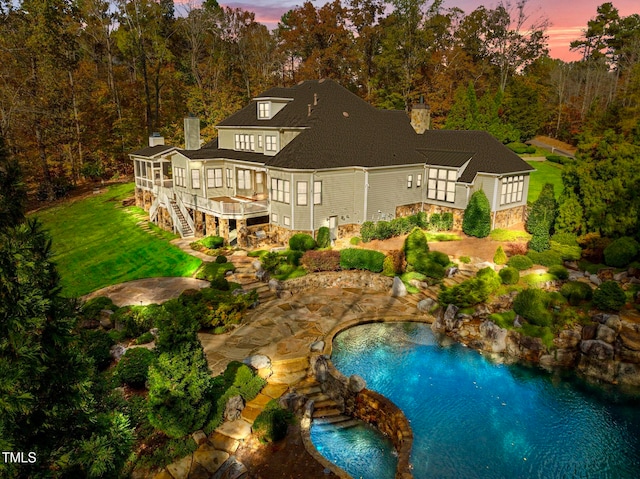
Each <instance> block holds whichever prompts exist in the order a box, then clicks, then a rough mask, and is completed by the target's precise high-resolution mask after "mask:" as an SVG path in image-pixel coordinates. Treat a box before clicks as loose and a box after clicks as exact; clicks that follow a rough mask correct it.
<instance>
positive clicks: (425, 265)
mask: <svg viewBox="0 0 640 479" xmlns="http://www.w3.org/2000/svg"><path fill="white" fill-rule="evenodd" d="M411 269H412V270H413V271H417V272H418V273H422V274H424V275H425V276H428V277H429V278H433V279H442V278H444V273H445V270H444V266H442V265H441V264H439V263H436V262H435V261H433V260H431V259H430V258H429V256H428V255H421V256H419V257H418V259H417V260H416V261H415V262H414V263H413V265H411Z"/></svg>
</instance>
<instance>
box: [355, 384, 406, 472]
mask: <svg viewBox="0 0 640 479" xmlns="http://www.w3.org/2000/svg"><path fill="white" fill-rule="evenodd" d="M351 414H352V415H353V417H355V418H358V419H360V420H361V421H364V422H366V423H368V424H371V425H373V426H374V427H376V428H377V429H378V430H379V431H380V432H381V433H382V434H384V435H385V436H388V437H389V439H391V442H392V443H393V447H395V449H396V451H397V453H398V465H397V467H396V479H410V478H412V477H413V474H412V473H411V462H410V459H411V447H412V446H413V432H412V431H411V426H410V425H409V421H408V420H407V418H406V417H405V415H404V414H403V413H402V411H401V410H400V409H399V408H398V407H397V406H396V405H395V404H393V403H392V402H391V401H390V400H389V399H387V398H386V397H384V396H383V395H381V394H378V393H377V392H375V391H370V390H369V389H363V390H362V391H360V392H359V393H358V394H357V395H356V398H355V407H354V410H353V412H352V413H351Z"/></svg>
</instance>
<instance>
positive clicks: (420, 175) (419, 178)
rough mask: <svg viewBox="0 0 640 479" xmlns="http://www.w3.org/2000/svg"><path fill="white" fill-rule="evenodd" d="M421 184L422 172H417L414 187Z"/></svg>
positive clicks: (418, 186)
mask: <svg viewBox="0 0 640 479" xmlns="http://www.w3.org/2000/svg"><path fill="white" fill-rule="evenodd" d="M421 186H422V173H418V177H417V178H416V188H420V187H421Z"/></svg>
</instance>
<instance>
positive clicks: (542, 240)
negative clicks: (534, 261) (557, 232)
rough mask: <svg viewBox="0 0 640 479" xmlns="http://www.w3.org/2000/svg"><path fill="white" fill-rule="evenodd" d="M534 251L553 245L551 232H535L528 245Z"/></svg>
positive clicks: (540, 250) (544, 249) (543, 249)
mask: <svg viewBox="0 0 640 479" xmlns="http://www.w3.org/2000/svg"><path fill="white" fill-rule="evenodd" d="M527 246H528V247H529V249H530V250H533V251H538V252H542V251H546V250H548V249H549V247H550V246H551V243H550V236H549V233H540V234H534V235H533V236H532V237H531V240H529V243H528V245H527Z"/></svg>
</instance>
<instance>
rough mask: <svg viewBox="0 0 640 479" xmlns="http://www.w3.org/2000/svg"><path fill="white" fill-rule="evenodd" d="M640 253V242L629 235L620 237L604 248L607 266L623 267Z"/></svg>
mask: <svg viewBox="0 0 640 479" xmlns="http://www.w3.org/2000/svg"><path fill="white" fill-rule="evenodd" d="M637 254H638V242H637V241H636V240H634V239H633V238H630V237H629V236H623V237H622V238H618V239H617V240H615V241H614V242H613V243H611V244H610V245H609V246H607V247H606V248H605V249H604V262H605V264H606V265H607V266H613V267H615V268H623V267H625V266H627V265H628V264H629V263H631V261H633V259H634V258H635V256H636V255H637Z"/></svg>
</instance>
